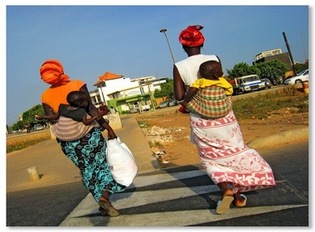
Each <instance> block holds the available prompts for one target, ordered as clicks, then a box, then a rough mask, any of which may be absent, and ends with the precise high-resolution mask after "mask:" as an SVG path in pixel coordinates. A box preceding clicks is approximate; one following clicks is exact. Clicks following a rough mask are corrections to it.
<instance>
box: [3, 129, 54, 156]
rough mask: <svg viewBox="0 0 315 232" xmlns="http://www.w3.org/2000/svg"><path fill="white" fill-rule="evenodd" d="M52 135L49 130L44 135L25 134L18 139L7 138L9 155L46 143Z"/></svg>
mask: <svg viewBox="0 0 315 232" xmlns="http://www.w3.org/2000/svg"><path fill="white" fill-rule="evenodd" d="M50 138H51V135H50V132H49V130H46V131H45V132H43V133H38V134H37V133H36V134H32V133H30V134H25V135H22V136H18V137H7V143H6V148H7V153H10V152H13V151H18V150H21V149H24V148H27V147H30V146H33V145H35V144H37V143H39V142H42V141H45V140H47V139H50Z"/></svg>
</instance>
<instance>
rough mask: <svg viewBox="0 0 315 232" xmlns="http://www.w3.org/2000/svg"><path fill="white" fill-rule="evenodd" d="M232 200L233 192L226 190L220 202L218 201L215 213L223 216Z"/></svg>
mask: <svg viewBox="0 0 315 232" xmlns="http://www.w3.org/2000/svg"><path fill="white" fill-rule="evenodd" d="M233 200H234V197H233V191H232V190H231V189H227V190H226V191H225V192H224V194H223V195H222V200H220V201H218V203H217V208H216V213H217V214H224V213H226V212H227V211H228V210H229V209H230V206H231V203H232V201H233Z"/></svg>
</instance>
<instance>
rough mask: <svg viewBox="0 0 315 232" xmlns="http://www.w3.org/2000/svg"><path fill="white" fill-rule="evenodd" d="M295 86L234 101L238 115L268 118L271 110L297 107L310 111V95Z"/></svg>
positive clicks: (299, 109)
mask: <svg viewBox="0 0 315 232" xmlns="http://www.w3.org/2000/svg"><path fill="white" fill-rule="evenodd" d="M302 91H303V90H301V91H299V90H298V89H296V88H295V87H294V86H287V87H284V88H280V89H279V90H278V91H275V92H270V93H267V94H265V95H259V96H256V97H248V98H242V99H239V100H235V101H233V109H234V113H235V115H236V117H237V118H238V119H239V120H242V119H254V118H255V119H267V118H268V116H269V114H270V113H271V112H275V111H278V110H281V109H289V108H294V109H296V112H297V113H305V112H308V105H309V104H308V103H309V102H308V95H307V94H305V93H304V92H302Z"/></svg>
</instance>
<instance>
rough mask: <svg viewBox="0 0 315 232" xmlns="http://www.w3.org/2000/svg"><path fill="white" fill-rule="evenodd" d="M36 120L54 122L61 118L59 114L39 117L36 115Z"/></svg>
mask: <svg viewBox="0 0 315 232" xmlns="http://www.w3.org/2000/svg"><path fill="white" fill-rule="evenodd" d="M35 118H36V119H38V120H40V119H48V120H50V121H53V120H57V119H58V118H59V112H57V113H53V112H52V113H51V114H50V115H38V114H36V115H35Z"/></svg>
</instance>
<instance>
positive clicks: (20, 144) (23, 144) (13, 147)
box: [7, 138, 49, 153]
mask: <svg viewBox="0 0 315 232" xmlns="http://www.w3.org/2000/svg"><path fill="white" fill-rule="evenodd" d="M47 139H49V138H40V139H34V140H26V141H17V142H14V143H11V144H7V153H10V152H13V151H18V150H21V149H24V148H27V147H30V146H33V145H35V144H37V143H39V142H42V141H45V140H47Z"/></svg>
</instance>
